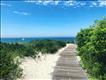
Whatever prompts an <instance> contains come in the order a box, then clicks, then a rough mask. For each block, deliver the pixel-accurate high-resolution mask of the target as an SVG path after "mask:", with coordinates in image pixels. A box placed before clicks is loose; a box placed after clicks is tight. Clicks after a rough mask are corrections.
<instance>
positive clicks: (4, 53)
mask: <svg viewBox="0 0 106 80" xmlns="http://www.w3.org/2000/svg"><path fill="white" fill-rule="evenodd" d="M9 46H10V45H9V44H1V43H0V48H1V49H0V79H3V80H16V79H17V78H20V77H21V75H22V74H21V73H22V69H21V68H20V67H19V64H20V63H19V62H18V60H16V61H14V57H15V55H14V54H13V53H12V52H10V51H11V50H10V51H9V49H8V48H6V47H9Z"/></svg>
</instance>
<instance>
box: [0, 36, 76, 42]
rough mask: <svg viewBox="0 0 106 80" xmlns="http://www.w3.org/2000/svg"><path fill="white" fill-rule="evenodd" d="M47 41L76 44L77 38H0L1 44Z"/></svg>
mask: <svg viewBox="0 0 106 80" xmlns="http://www.w3.org/2000/svg"><path fill="white" fill-rule="evenodd" d="M46 39H49V40H60V41H69V42H74V40H75V37H32V38H0V40H1V42H6V43H14V42H30V41H33V40H46Z"/></svg>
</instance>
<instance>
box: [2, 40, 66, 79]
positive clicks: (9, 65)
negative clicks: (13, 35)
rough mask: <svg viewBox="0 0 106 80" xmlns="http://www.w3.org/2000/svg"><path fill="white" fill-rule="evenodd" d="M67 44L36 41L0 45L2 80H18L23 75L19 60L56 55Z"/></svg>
mask: <svg viewBox="0 0 106 80" xmlns="http://www.w3.org/2000/svg"><path fill="white" fill-rule="evenodd" d="M65 45H66V43H65V42H62V41H54V40H35V41H32V42H29V43H23V44H22V43H21V44H19V43H11V44H10V43H2V42H1V43H0V48H1V49H0V55H1V58H0V62H1V64H0V79H3V80H16V79H17V78H20V77H21V75H22V69H21V68H20V67H19V64H20V62H19V60H18V58H23V57H25V56H31V57H36V55H37V54H38V53H39V52H41V53H43V54H44V53H55V52H56V51H57V50H58V49H60V48H62V47H64V46H65Z"/></svg>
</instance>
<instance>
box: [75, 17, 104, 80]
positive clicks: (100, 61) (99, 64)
mask: <svg viewBox="0 0 106 80" xmlns="http://www.w3.org/2000/svg"><path fill="white" fill-rule="evenodd" d="M76 39H77V45H78V54H79V56H80V57H81V61H82V63H83V64H82V65H83V67H84V68H85V69H86V70H87V72H88V73H89V75H90V76H92V77H93V78H96V79H97V80H105V79H106V19H103V20H100V21H97V22H96V23H95V24H94V25H93V26H92V27H90V28H88V29H83V30H81V31H80V32H79V33H78V35H77V37H76Z"/></svg>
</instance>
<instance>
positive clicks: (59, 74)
mask: <svg viewBox="0 0 106 80" xmlns="http://www.w3.org/2000/svg"><path fill="white" fill-rule="evenodd" d="M53 80H88V79H87V75H86V73H85V72H84V70H83V69H82V67H81V66H80V64H79V62H78V60H77V56H76V46H75V45H71V44H70V45H68V46H67V47H66V49H65V50H64V51H63V52H61V54H60V58H59V60H58V61H57V64H56V67H55V70H54V72H53Z"/></svg>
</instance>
